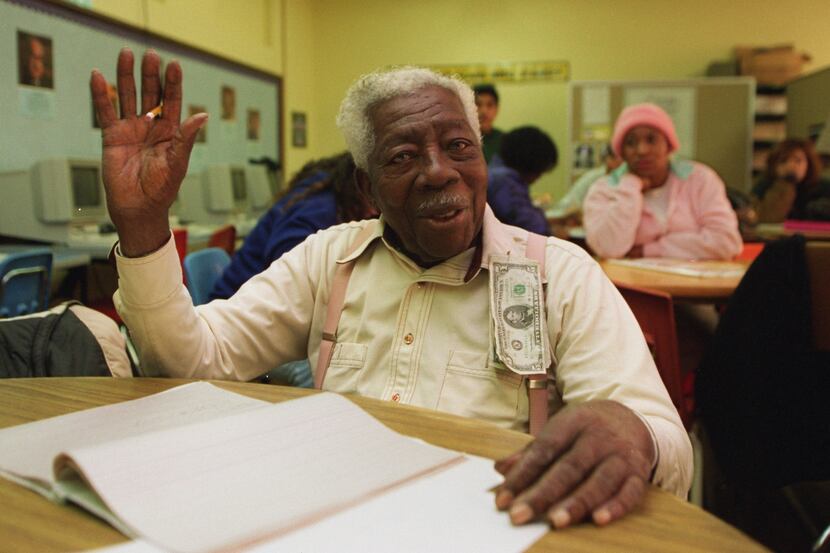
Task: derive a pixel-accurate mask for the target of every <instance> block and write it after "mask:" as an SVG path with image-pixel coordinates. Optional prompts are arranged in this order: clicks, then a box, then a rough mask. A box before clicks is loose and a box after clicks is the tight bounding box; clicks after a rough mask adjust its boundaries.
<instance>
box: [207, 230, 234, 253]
mask: <svg viewBox="0 0 830 553" xmlns="http://www.w3.org/2000/svg"><path fill="white" fill-rule="evenodd" d="M207 247H208V248H221V249H223V250H225V251H226V252H227V253H228V255H231V256H232V255H233V252H234V251H236V227H234V226H233V225H225V226H223V227H219V228H218V229H216V230H215V231H214V232H213V234H211V235H210V239H209V240H208V245H207Z"/></svg>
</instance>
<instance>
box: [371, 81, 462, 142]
mask: <svg viewBox="0 0 830 553" xmlns="http://www.w3.org/2000/svg"><path fill="white" fill-rule="evenodd" d="M370 118H371V121H372V124H373V126H374V132H375V139H376V145H378V146H380V145H381V143H383V142H386V141H388V140H390V139H400V138H406V137H410V138H411V137H413V135H419V134H422V133H424V132H427V130H428V129H430V128H433V129H436V128H437V129H447V130H449V129H457V130H470V132H472V129H471V128H470V124H469V121H468V119H467V115H466V112H465V111H464V106H463V104H462V103H461V100H460V99H459V98H458V96H457V95H456V94H455V92H453V91H451V90H448V89H446V88H444V87H441V86H434V85H433V86H427V87H423V88H421V89H418V90H416V91H415V92H413V93H410V94H406V95H400V96H395V97H393V98H390V99H388V100H384V101H382V102H379V103H378V104H376V105H375V106H373V107H372V109H371V110H370Z"/></svg>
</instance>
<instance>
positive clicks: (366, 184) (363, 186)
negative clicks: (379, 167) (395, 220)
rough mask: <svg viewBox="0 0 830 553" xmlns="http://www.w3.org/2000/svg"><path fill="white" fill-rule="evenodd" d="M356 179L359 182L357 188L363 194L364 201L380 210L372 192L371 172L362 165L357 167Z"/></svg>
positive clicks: (355, 171)
mask: <svg viewBox="0 0 830 553" xmlns="http://www.w3.org/2000/svg"><path fill="white" fill-rule="evenodd" d="M354 180H355V182H356V183H357V190H358V192H360V195H361V196H363V199H364V201H365V202H366V203H367V204H369V205H371V206H372V207H373V208H374V209H375V211H378V212H380V210H379V209H378V205H377V203H375V197H374V195H373V194H372V181H371V180H369V174H368V173H366V171H364V170H363V169H361V168H360V167H355V170H354Z"/></svg>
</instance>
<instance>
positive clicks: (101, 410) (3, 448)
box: [0, 382, 269, 483]
mask: <svg viewBox="0 0 830 553" xmlns="http://www.w3.org/2000/svg"><path fill="white" fill-rule="evenodd" d="M265 405H269V403H268V402H266V401H260V400H258V399H252V398H249V397H246V396H243V395H241V394H235V393H232V392H227V391H225V390H222V389H221V388H217V387H216V386H214V385H212V384H209V383H207V382H194V383H192V384H187V385H184V386H177V387H175V388H172V389H170V390H167V391H165V392H161V393H158V394H153V395H150V396H147V397H144V398H140V399H136V400H131V401H125V402H122V403H114V404H112V405H105V406H102V407H95V408H92V409H86V410H84V411H77V412H75V413H69V414H67V415H62V416H59V417H52V418H49V419H43V420H40V421H35V422H30V423H26V424H21V425H18V426H12V427H10V428H4V429H2V430H0V474H3V473H6V474H4V476H7V475H8V473H12V474H14V475H17V476H20V477H25V478H34V479H37V480H40V481H43V482H46V483H51V482H52V461H53V459H54V458H55V456H56V455H57V454H58V453H60V452H61V451H68V450H70V449H75V448H83V447H88V446H91V445H95V444H99V443H104V442H108V441H111V440H117V439H121V438H125V437H130V436H137V435H139V434H145V433H147V432H153V431H156V430H161V429H164V428H171V427H178V426H184V425H187V424H192V423H195V422H199V421H205V420H211V419H215V418H217V417H221V416H224V415H228V414H232V413H240V412H243V411H247V410H249V409H256V408H259V407H262V406H265ZM24 445H25V446H24ZM15 481H17V482H19V480H18V479H15Z"/></svg>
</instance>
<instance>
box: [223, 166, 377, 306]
mask: <svg viewBox="0 0 830 553" xmlns="http://www.w3.org/2000/svg"><path fill="white" fill-rule="evenodd" d="M354 170H355V165H354V161H352V156H351V154H350V153H348V152H343V153H342V154H338V155H336V156H332V157H327V158H323V159H318V160H315V161H310V162H308V163H307V164H306V165H305V166H304V167H303V168H302V169H300V171H299V172H298V173H297V174H296V175H295V176H294V178H293V179H292V180H291V182H290V183H289V184H288V190H287V191H286V192H285V193H284V194H283V195H282V197H281V198H280V199H279V200H278V201H277V203H275V204H274V205H273V207H271V209H270V210H269V211H268V212H267V213H266V214H265V215H263V216H262V218H261V219H260V220H259V222H258V223H257V225H256V227H254V229H253V230H252V231H251V234H249V235H248V237H247V238H246V239H245V242H244V244H243V245H242V248H240V250H239V251H238V252H236V254H235V255H234V256H233V260H232V261H231V264H230V265H228V266H227V267H226V268H225V271H224V272H223V273H222V276H221V277H220V278H219V280H217V281H216V284H215V285H214V287H213V291H212V292H211V299H227V298H229V297H231V296H232V295H234V294H235V293H236V291H237V290H238V289H239V287H240V286H242V285H243V284H245V282H247V281H248V279H250V278H251V277H252V276H254V275H256V274H259V273H261V272H262V271H264V270H265V269H267V268H268V266H269V265H270V264H271V263H272V262H273V261H275V260H276V259H279V258H280V257H281V256H282V254H284V253H285V252H287V251H288V250H290V249H292V248H293V247H294V246H296V245H297V244H299V243H300V242H302V241H303V240H305V239H306V238H307V237H308V235H310V234H314V233H315V232H317V231H318V230H321V229H324V228H328V227H330V226H332V225H336V224H338V223H343V222H345V221H354V220H360V219H367V218H370V217H376V216H377V213H376V211H375V210H374V208H372V207H371V206H370V205H369V204H368V203H367V201H366V200H365V199H364V198H363V196H361V195H360V193H359V191H358V189H357V185H356V184H355V182H354Z"/></svg>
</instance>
